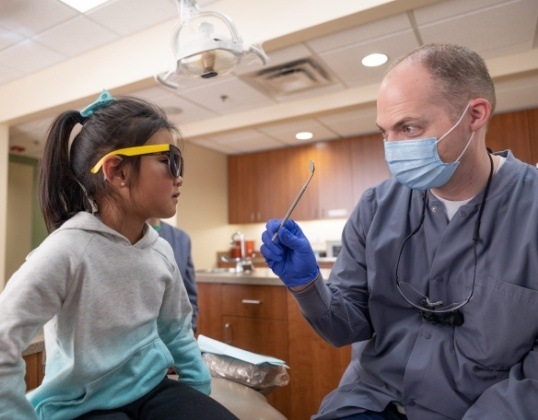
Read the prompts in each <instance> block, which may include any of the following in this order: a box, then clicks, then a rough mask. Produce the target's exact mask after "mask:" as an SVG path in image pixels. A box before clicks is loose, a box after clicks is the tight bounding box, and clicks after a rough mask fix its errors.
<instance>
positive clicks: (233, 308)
mask: <svg viewBox="0 0 538 420" xmlns="http://www.w3.org/2000/svg"><path fill="white" fill-rule="evenodd" d="M286 293H287V290H286V288H285V287H283V286H245V285H234V284H224V285H222V313H223V314H224V315H235V316H244V317H250V318H267V319H282V320H286V319H287V318H288V313H287V312H288V311H287V297H286Z"/></svg>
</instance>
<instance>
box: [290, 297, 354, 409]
mask: <svg viewBox="0 0 538 420" xmlns="http://www.w3.org/2000/svg"><path fill="white" fill-rule="evenodd" d="M288 333H289V359H288V363H289V366H290V368H291V369H290V383H289V387H290V390H289V392H290V395H291V396H292V398H291V410H290V413H289V416H288V418H289V419H309V418H310V416H311V415H313V414H316V413H317V412H318V408H319V405H320V403H321V400H322V399H323V398H324V397H325V396H326V395H327V394H328V393H329V392H331V391H332V390H334V389H335V388H336V387H337V386H338V383H339V382H340V378H341V377H342V375H343V373H344V370H345V369H346V367H347V366H348V364H349V361H350V360H351V346H345V347H341V348H335V347H333V346H332V345H330V344H329V343H327V342H326V341H325V340H323V339H322V338H321V337H320V336H319V335H318V334H317V333H316V332H315V331H314V330H313V329H312V327H311V326H310V325H309V324H308V322H307V321H306V320H305V319H304V317H303V315H302V314H301V311H300V310H299V306H298V305H297V302H296V301H295V298H294V297H293V295H292V294H291V293H288Z"/></svg>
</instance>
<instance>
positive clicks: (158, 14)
mask: <svg viewBox="0 0 538 420" xmlns="http://www.w3.org/2000/svg"><path fill="white" fill-rule="evenodd" d="M86 16H88V17H89V18H90V19H92V20H93V21H95V22H97V23H99V24H100V25H103V26H105V27H107V28H109V29H110V30H112V31H114V32H116V33H118V34H120V35H123V36H126V35H130V34H133V33H135V32H138V31H141V30H144V29H146V28H148V27H150V26H153V25H156V24H158V23H161V22H164V21H166V20H170V19H174V18H177V20H178V22H179V14H178V10H177V7H176V6H175V5H174V4H173V3H171V2H170V1H169V0H151V1H148V0H116V1H114V2H111V3H106V4H104V5H103V6H101V7H98V8H96V9H94V10H92V11H90V12H88V13H86ZM171 31H172V30H170V34H171Z"/></svg>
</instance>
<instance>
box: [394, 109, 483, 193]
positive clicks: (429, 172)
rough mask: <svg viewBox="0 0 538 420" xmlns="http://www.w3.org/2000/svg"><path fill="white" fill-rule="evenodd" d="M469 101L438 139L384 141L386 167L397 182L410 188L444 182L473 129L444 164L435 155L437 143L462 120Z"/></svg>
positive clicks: (453, 169)
mask: <svg viewBox="0 0 538 420" xmlns="http://www.w3.org/2000/svg"><path fill="white" fill-rule="evenodd" d="M469 105H470V103H469V104H467V106H466V107H465V110H464V111H463V114H461V117H460V119H459V120H458V121H457V122H456V124H454V125H453V126H452V128H451V129H450V130H448V131H447V132H446V133H445V134H444V135H442V136H441V137H440V138H439V139H437V138H436V137H428V138H424V139H414V140H397V141H387V140H386V139H385V140H384V144H385V160H386V161H387V163H388V165H389V170H390V172H391V173H392V175H394V177H395V178H396V179H397V180H398V182H400V183H401V184H403V185H405V186H406V187H409V188H411V189H414V190H429V189H432V188H439V187H442V186H443V185H445V184H446V183H447V182H448V181H449V180H450V178H451V177H452V175H453V174H454V171H455V170H456V168H457V167H458V165H459V163H460V159H461V157H462V156H463V154H464V153H465V151H466V150H467V148H468V147H469V145H470V144H471V141H472V140H473V136H474V132H473V134H472V135H471V138H470V139H469V141H468V142H467V145H466V146H465V148H464V149H463V151H462V152H461V154H460V155H459V156H458V158H457V159H456V160H455V161H454V162H451V163H445V162H443V161H442V160H441V158H440V157H439V151H438V149H437V144H438V143H439V142H440V141H441V140H443V139H444V138H446V136H448V135H449V134H450V133H451V132H452V130H454V129H455V128H456V127H457V126H458V125H459V123H460V122H461V121H462V120H463V117H464V116H465V113H466V112H467V109H468V108H469Z"/></svg>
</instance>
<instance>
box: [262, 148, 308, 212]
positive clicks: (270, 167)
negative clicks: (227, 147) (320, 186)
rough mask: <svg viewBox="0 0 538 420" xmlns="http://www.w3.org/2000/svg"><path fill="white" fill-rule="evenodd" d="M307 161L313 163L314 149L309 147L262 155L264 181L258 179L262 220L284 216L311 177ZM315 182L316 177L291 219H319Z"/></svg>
mask: <svg viewBox="0 0 538 420" xmlns="http://www.w3.org/2000/svg"><path fill="white" fill-rule="evenodd" d="M309 160H315V156H314V150H313V149H311V148H310V147H289V148H286V149H277V150H270V151H269V152H266V153H264V170H265V172H263V173H262V176H263V180H260V188H259V200H258V206H259V212H260V213H261V214H262V215H263V221H265V220H267V219H270V218H275V219H279V218H282V217H284V216H285V215H286V212H287V211H288V209H289V207H290V206H291V204H292V203H293V201H294V200H295V197H296V196H297V194H298V193H299V191H300V190H301V188H302V187H303V185H304V184H305V183H306V181H307V179H308V177H309V176H310V171H309V163H308V162H309ZM315 179H316V176H314V179H313V180H312V183H311V185H309V186H308V189H307V190H306V191H305V193H304V195H303V197H302V198H301V200H300V201H299V203H298V204H297V207H296V208H295V209H294V211H293V213H292V215H291V218H292V219H294V220H311V219H315V218H318V209H317V189H316V187H315V182H314V181H315Z"/></svg>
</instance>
